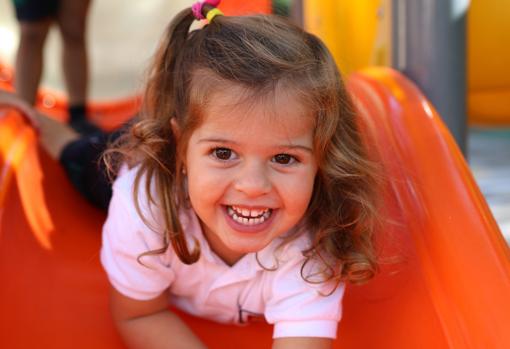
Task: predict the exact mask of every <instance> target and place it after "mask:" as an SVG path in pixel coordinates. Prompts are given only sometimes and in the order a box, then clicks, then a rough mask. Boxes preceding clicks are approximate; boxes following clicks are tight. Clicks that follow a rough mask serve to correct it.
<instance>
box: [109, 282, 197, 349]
mask: <svg viewBox="0 0 510 349" xmlns="http://www.w3.org/2000/svg"><path fill="white" fill-rule="evenodd" d="M110 308H111V312H112V316H113V320H114V322H115V325H116V326H117V329H118V331H119V333H120V335H121V336H122V338H123V340H124V342H125V344H126V345H127V347H128V348H131V349H143V348H147V349H148V348H151V349H171V348H175V349H177V348H179V349H180V348H186V349H204V348H205V345H203V344H202V342H200V340H199V339H198V337H197V336H196V335H195V334H194V333H193V332H192V331H191V330H190V329H189V328H188V326H187V325H186V324H185V323H184V322H182V320H181V319H180V318H179V317H178V316H177V315H176V314H174V313H172V312H171V311H170V310H169V309H168V294H167V292H164V293H162V294H161V295H159V296H158V297H156V298H154V299H151V300H148V301H139V300H135V299H132V298H129V297H126V296H124V295H123V294H121V293H119V292H118V291H117V290H115V289H114V288H113V287H111V292H110Z"/></svg>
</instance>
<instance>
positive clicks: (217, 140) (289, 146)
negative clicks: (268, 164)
mask: <svg viewBox="0 0 510 349" xmlns="http://www.w3.org/2000/svg"><path fill="white" fill-rule="evenodd" d="M198 143H223V144H233V145H239V143H238V142H236V141H232V140H228V139H223V138H202V139H200V140H199V141H198ZM275 148H276V149H285V150H303V151H306V152H309V153H313V150H312V148H310V147H308V146H306V145H301V144H284V145H277V146H275Z"/></svg>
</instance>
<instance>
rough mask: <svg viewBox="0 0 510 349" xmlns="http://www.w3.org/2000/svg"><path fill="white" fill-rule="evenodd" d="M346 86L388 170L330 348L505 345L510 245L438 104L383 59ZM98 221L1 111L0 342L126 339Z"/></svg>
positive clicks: (207, 338) (215, 333) (225, 332)
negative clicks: (365, 264) (363, 268)
mask: <svg viewBox="0 0 510 349" xmlns="http://www.w3.org/2000/svg"><path fill="white" fill-rule="evenodd" d="M349 88H350V90H351V91H352V94H353V97H354V98H355V100H356V103H357V105H358V108H359V111H360V113H361V115H362V116H363V120H364V123H363V129H364V135H365V138H366V141H367V144H368V145H369V147H370V149H371V151H372V152H373V154H374V156H378V157H379V158H380V159H381V161H382V163H383V165H384V167H385V170H386V175H387V177H388V179H389V183H388V185H387V188H386V191H385V197H384V200H385V210H386V211H387V216H388V218H387V222H386V224H385V228H384V229H383V230H382V231H381V232H380V234H379V240H378V246H379V248H380V254H381V256H382V257H381V258H382V270H381V273H380V274H378V276H377V277H376V278H375V279H374V280H373V281H371V282H370V283H368V284H366V285H363V286H348V288H347V293H346V297H345V300H344V317H343V319H342V321H341V323H340V327H339V332H338V339H337V340H336V341H335V342H334V348H360V349H361V348H392V349H395V348H492V349H497V348H501V349H503V348H509V347H510V332H509V331H508V328H509V327H510V297H509V295H510V252H509V249H508V247H507V245H506V243H505V241H504V239H503V237H502V236H501V234H500V232H499V229H498V227H497V225H496V223H495V221H494V219H493V217H492V215H491V213H490V211H489V209H488V207H487V204H486V202H485V200H484V199H483V197H482V195H481V193H480V191H479V189H478V187H477V185H476V183H475V181H474V180H473V177H472V175H471V173H470V171H469V169H468V167H467V165H466V163H465V160H464V158H463V157H462V155H461V153H460V152H459V150H458V149H457V147H456V145H455V143H454V141H453V139H452V138H451V136H450V134H449V133H448V131H447V130H446V128H445V126H444V125H443V123H442V122H441V120H440V118H439V116H438V115H437V114H436V112H435V110H434V108H433V106H431V105H430V103H429V102H428V101H427V100H426V99H425V98H424V97H423V95H422V94H421V93H420V91H418V89H417V88H416V87H415V86H414V85H413V84H412V83H411V82H410V81H409V80H407V79H406V78H405V77H403V76H402V75H400V74H399V73H397V72H395V71H392V70H390V69H387V68H371V69H368V70H364V71H361V72H357V73H354V74H352V76H351V77H350V80H349ZM109 107H111V108H110V110H111V111H112V112H113V113H118V114H119V115H120V114H122V111H121V112H119V111H118V110H115V108H114V106H113V105H112V106H109ZM104 218H105V216H104V213H102V212H100V211H99V210H97V209H95V208H94V207H92V206H90V205H89V204H88V203H86V202H85V201H84V199H83V198H81V197H80V195H79V194H78V193H77V192H76V191H75V190H74V189H73V188H72V187H71V185H70V183H69V182H68V181H67V179H66V177H65V175H64V172H63V171H62V169H61V168H60V167H59V165H58V164H57V163H56V162H55V161H53V160H51V159H50V158H49V157H48V156H47V155H46V154H45V153H44V152H42V151H40V150H39V149H38V146H37V142H36V135H35V132H34V130H33V129H32V128H30V127H29V126H28V125H27V124H26V123H25V122H24V120H23V117H22V116H21V115H20V114H19V113H18V112H16V111H14V110H11V109H5V108H4V109H0V284H1V285H2V286H1V287H0V309H1V311H0V347H2V348H53V349H59V348H69V347H73V348H77V349H81V348H96V349H100V348H105V349H106V348H108V349H115V348H119V349H120V348H123V346H122V344H121V341H120V339H119V338H118V336H117V334H116V332H115V330H114V328H113V323H112V321H111V319H110V317H109V313H108V305H107V299H108V294H107V292H108V282H107V280H106V276H105V275H104V273H103V272H102V270H101V267H100V265H99V258H98V253H99V248H100V231H101V224H102V222H103V220H104ZM182 317H183V318H184V320H185V321H186V322H187V323H188V324H189V325H190V326H191V328H192V329H193V330H194V331H195V332H196V333H197V335H198V336H200V337H201V338H202V339H203V341H204V342H205V343H206V344H207V345H208V346H209V347H210V348H248V349H249V348H269V347H270V344H271V327H270V326H268V325H265V324H261V323H254V324H250V325H248V326H244V327H238V326H233V325H232V326H228V325H220V324H216V323H213V322H210V321H207V320H203V319H198V318H193V317H191V316H189V315H185V314H182Z"/></svg>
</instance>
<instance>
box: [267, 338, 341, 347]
mask: <svg viewBox="0 0 510 349" xmlns="http://www.w3.org/2000/svg"><path fill="white" fill-rule="evenodd" d="M332 344H333V340H331V339H330V338H318V337H288V338H276V339H275V340H274V341H273V349H330V348H331V347H332Z"/></svg>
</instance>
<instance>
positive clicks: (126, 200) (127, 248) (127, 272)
mask: <svg viewBox="0 0 510 349" xmlns="http://www.w3.org/2000/svg"><path fill="white" fill-rule="evenodd" d="M130 188H132V187H131V186H128V187H127V188H123V187H122V186H115V185H114V192H113V197H112V199H111V201H110V207H109V210H108V217H107V219H106V222H105V224H104V226H103V244H102V248H101V263H102V265H103V268H104V270H105V271H106V274H107V276H108V279H109V281H110V283H111V284H112V286H113V287H114V288H115V289H116V290H117V291H119V292H120V293H122V294H123V295H125V296H127V297H130V298H133V299H137V300H149V299H153V298H155V297H157V296H159V295H160V294H161V293H162V292H163V291H164V290H165V289H167V288H168V287H169V286H170V284H171V283H172V282H173V280H174V278H175V275H174V272H173V271H172V269H171V266H170V258H169V256H168V251H167V252H166V253H163V254H157V255H151V256H143V257H140V255H142V254H143V253H145V252H148V251H151V250H156V249H160V248H161V247H162V246H163V236H162V234H161V233H157V232H155V231H153V230H151V229H150V228H149V227H147V226H146V225H145V223H144V222H143V220H142V219H141V218H140V217H139V215H138V212H137V211H136V209H135V206H134V203H133V200H132V194H131V193H130V191H131V189H130ZM123 189H124V190H123Z"/></svg>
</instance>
